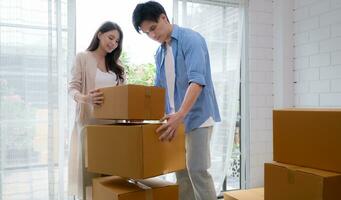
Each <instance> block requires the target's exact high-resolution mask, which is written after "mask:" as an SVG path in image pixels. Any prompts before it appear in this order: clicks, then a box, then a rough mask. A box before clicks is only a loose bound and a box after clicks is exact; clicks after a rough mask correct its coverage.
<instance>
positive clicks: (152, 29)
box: [140, 14, 170, 43]
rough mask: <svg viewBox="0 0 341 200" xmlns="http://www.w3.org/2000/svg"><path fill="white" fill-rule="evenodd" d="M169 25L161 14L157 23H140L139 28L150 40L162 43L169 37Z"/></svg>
mask: <svg viewBox="0 0 341 200" xmlns="http://www.w3.org/2000/svg"><path fill="white" fill-rule="evenodd" d="M169 25H170V24H169V22H168V21H167V17H166V16H165V15H164V14H161V15H160V17H159V20H158V22H154V21H149V20H146V21H143V22H142V23H141V26H140V28H141V31H142V32H143V33H145V34H147V35H148V37H150V38H151V39H152V40H155V41H157V42H159V43H164V42H165V41H166V40H167V39H169V37H170V31H169V28H168V27H169Z"/></svg>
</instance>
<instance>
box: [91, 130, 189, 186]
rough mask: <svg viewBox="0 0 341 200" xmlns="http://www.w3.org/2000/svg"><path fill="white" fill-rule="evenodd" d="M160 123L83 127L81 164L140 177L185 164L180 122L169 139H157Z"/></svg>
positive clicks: (108, 171) (173, 169)
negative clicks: (83, 153)
mask: <svg viewBox="0 0 341 200" xmlns="http://www.w3.org/2000/svg"><path fill="white" fill-rule="evenodd" d="M160 125H161V124H116V125H91V126H87V127H85V133H84V134H85V135H86V136H85V137H86V138H85V147H86V150H85V166H86V167H87V170H88V171H90V172H96V173H102V174H107V175H117V176H121V177H128V178H135V179H144V178H149V177H154V176H158V175H161V174H166V173H169V172H174V171H178V170H181V169H184V168H185V133H184V126H183V125H181V126H180V127H179V128H178V130H177V134H176V136H175V138H174V139H173V140H172V141H171V142H168V141H164V142H161V141H159V139H158V137H159V135H158V134H157V133H156V129H157V128H158V127H159V126H160Z"/></svg>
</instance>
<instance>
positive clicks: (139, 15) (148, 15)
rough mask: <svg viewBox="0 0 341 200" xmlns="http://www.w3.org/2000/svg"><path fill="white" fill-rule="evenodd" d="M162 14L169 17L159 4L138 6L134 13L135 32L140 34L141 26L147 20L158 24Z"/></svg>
mask: <svg viewBox="0 0 341 200" xmlns="http://www.w3.org/2000/svg"><path fill="white" fill-rule="evenodd" d="M161 14H164V15H166V17H167V14H166V11H165V9H164V8H163V6H162V5H161V4H160V3H158V2H155V1H148V2H145V3H139V4H137V5H136V7H135V9H134V12H133V25H134V28H135V30H136V31H137V32H138V33H140V26H141V24H142V22H143V21H145V20H148V21H153V22H158V20H159V18H160V15H161ZM167 20H168V17H167ZM168 21H169V20H168Z"/></svg>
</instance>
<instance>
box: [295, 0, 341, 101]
mask: <svg viewBox="0 0 341 200" xmlns="http://www.w3.org/2000/svg"><path fill="white" fill-rule="evenodd" d="M294 57H295V64H294V66H295V72H294V75H295V81H296V83H295V90H294V91H295V106H296V107H335V106H341V0H295V10H294Z"/></svg>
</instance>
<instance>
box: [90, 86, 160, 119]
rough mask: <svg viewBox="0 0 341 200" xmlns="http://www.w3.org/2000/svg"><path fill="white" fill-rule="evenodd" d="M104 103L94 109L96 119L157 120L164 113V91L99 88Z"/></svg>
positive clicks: (133, 87)
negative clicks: (102, 94)
mask: <svg viewBox="0 0 341 200" xmlns="http://www.w3.org/2000/svg"><path fill="white" fill-rule="evenodd" d="M100 91H101V92H103V93H104V103H103V104H102V105H101V106H99V107H97V106H96V107H94V110H93V117H95V118H98V119H131V120H134V119H137V120H159V119H161V118H162V117H163V116H164V113H165V90H164V89H163V88H160V87H154V86H143V85H122V86H115V87H106V88H100Z"/></svg>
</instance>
